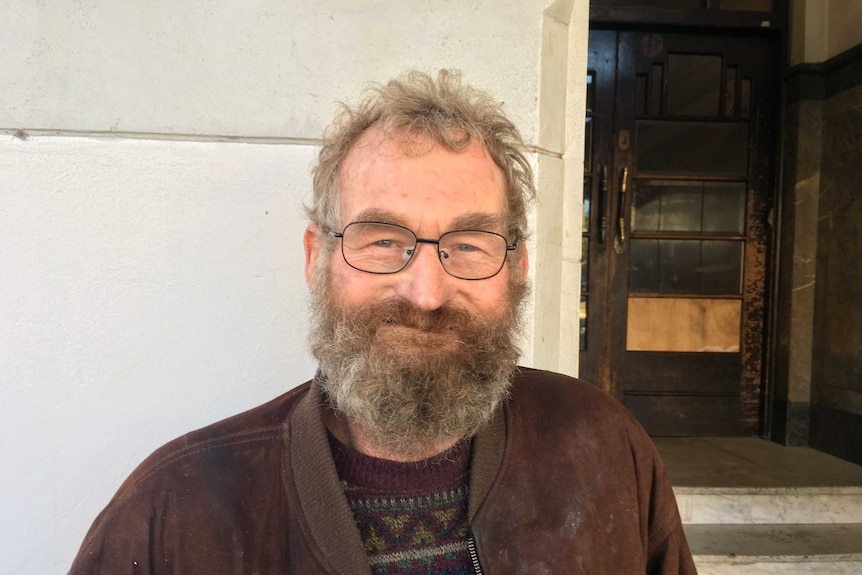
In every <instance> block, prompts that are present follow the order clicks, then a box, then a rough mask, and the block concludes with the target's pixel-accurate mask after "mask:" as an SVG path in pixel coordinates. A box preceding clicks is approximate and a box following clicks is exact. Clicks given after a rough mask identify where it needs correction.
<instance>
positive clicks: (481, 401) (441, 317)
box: [310, 265, 527, 457]
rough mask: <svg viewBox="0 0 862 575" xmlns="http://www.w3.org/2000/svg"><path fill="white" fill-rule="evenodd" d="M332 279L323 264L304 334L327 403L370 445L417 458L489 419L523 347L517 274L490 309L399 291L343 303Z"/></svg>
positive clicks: (521, 293) (473, 430) (520, 287)
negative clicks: (437, 303) (429, 306)
mask: <svg viewBox="0 0 862 575" xmlns="http://www.w3.org/2000/svg"><path fill="white" fill-rule="evenodd" d="M502 273H505V270H504V272H502ZM329 284H330V281H329V270H328V267H327V266H326V265H324V266H321V268H319V271H318V274H317V277H316V278H315V285H314V289H313V292H314V293H313V294H312V298H313V304H312V311H313V313H312V326H311V335H310V344H311V352H312V354H313V355H314V357H315V358H316V359H317V361H318V362H319V364H320V370H321V372H322V374H323V376H324V377H323V378H321V382H320V383H321V386H322V388H323V392H324V394H325V396H326V399H327V401H328V402H329V405H330V406H331V407H332V408H333V409H334V410H335V411H336V412H337V413H338V414H341V415H343V416H344V417H346V418H347V419H348V420H350V421H352V422H354V423H357V424H358V425H359V426H361V428H362V430H363V433H365V434H366V436H367V438H368V439H369V440H370V441H371V442H372V444H373V445H374V446H375V447H376V448H377V449H380V450H386V451H389V452H393V453H396V454H399V455H401V456H403V457H414V456H416V455H417V454H419V453H422V452H424V450H425V449H427V447H428V446H430V445H436V444H440V443H443V442H446V441H451V440H452V439H453V438H459V437H469V436H472V435H473V434H474V433H476V432H477V431H478V430H479V429H480V428H481V427H482V426H483V425H484V424H485V423H487V422H488V420H489V419H490V418H491V416H492V414H493V413H494V411H495V410H496V409H497V408H498V407H499V406H500V404H501V403H502V401H503V400H504V399H505V398H506V396H507V393H508V389H509V385H510V381H511V378H512V374H513V372H514V370H515V368H516V365H517V360H518V358H519V356H520V350H519V349H518V346H517V344H516V339H517V336H518V334H519V332H520V322H521V307H522V305H521V304H522V302H523V300H524V298H525V296H526V293H527V287H526V285H525V284H524V283H522V282H517V283H516V282H515V281H510V282H509V293H508V295H507V300H506V305H505V306H503V307H504V308H505V309H503V310H500V311H499V312H498V313H496V314H495V315H494V316H492V317H479V316H475V315H473V314H470V313H468V312H466V311H465V310H463V309H460V308H455V307H444V308H441V309H438V310H434V311H430V312H425V311H422V310H418V309H416V308H415V307H413V306H412V305H411V304H409V303H408V302H405V301H400V300H399V301H396V300H390V301H384V302H381V303H376V304H370V305H365V306H356V307H347V306H346V305H343V304H341V303H340V302H339V299H338V297H337V296H336V295H335V294H334V293H333V290H332V289H331V288H330V285H329Z"/></svg>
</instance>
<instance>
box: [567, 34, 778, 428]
mask: <svg viewBox="0 0 862 575" xmlns="http://www.w3.org/2000/svg"><path fill="white" fill-rule="evenodd" d="M589 51H590V55H589V72H588V89H589V94H588V98H587V100H588V114H587V116H588V117H587V154H586V158H585V162H586V172H585V173H586V176H585V187H584V208H585V210H584V213H585V217H584V236H583V241H584V252H583V258H584V259H583V279H582V289H583V292H584V295H583V298H582V302H581V320H582V340H581V358H580V361H581V376H582V377H584V378H585V379H588V380H591V381H593V382H594V383H596V384H599V385H601V386H602V387H604V388H605V389H607V390H609V391H611V392H612V393H613V394H615V395H616V396H617V397H618V398H619V399H621V400H622V402H623V403H624V404H625V405H626V406H627V407H628V408H629V409H630V410H631V411H632V412H633V413H634V414H635V415H636V416H637V417H638V419H639V420H640V421H641V422H642V423H643V424H644V426H645V427H646V428H647V430H648V431H649V432H650V433H651V434H653V435H672V436H692V435H753V434H757V433H758V431H759V426H760V421H761V391H762V388H763V385H764V373H765V365H764V352H765V342H766V341H767V338H766V327H767V313H766V301H767V284H768V281H767V280H768V270H769V268H770V249H769V248H770V242H771V228H770V218H771V217H772V213H771V210H770V207H771V206H772V203H773V202H772V193H773V192H772V190H773V186H774V181H773V180H774V172H775V169H774V135H775V126H776V119H777V111H778V102H777V98H776V87H777V81H778V78H777V76H776V75H777V68H778V66H777V64H778V53H777V50H776V45H775V43H774V42H773V41H772V40H771V39H769V38H764V37H758V36H756V35H732V34H726V35H722V34H715V33H713V34H709V33H697V34H682V33H665V32H648V31H643V32H641V31H616V30H593V31H591V34H590V48H589Z"/></svg>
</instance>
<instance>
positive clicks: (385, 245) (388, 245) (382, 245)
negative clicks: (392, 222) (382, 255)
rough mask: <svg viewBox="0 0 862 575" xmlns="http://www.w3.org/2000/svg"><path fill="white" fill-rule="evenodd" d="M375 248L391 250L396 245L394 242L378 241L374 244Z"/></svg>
mask: <svg viewBox="0 0 862 575" xmlns="http://www.w3.org/2000/svg"><path fill="white" fill-rule="evenodd" d="M372 245H373V246H374V247H375V248H391V247H393V246H394V245H395V241H394V240H377V241H376V242H374V243H373V244H372Z"/></svg>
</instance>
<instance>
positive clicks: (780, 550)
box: [685, 524, 862, 575]
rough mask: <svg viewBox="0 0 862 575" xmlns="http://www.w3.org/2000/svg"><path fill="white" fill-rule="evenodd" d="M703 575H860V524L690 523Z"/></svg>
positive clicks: (688, 534) (688, 532) (688, 530)
mask: <svg viewBox="0 0 862 575" xmlns="http://www.w3.org/2000/svg"><path fill="white" fill-rule="evenodd" d="M685 533H686V537H687V538H688V543H689V546H690V547H691V551H692V554H693V555H694V560H695V563H696V565H697V569H698V573H699V575H848V574H853V575H859V574H860V573H862V525H860V524H852V525H844V524H814V525H787V524H782V525H705V524H700V525H692V524H689V525H686V526H685Z"/></svg>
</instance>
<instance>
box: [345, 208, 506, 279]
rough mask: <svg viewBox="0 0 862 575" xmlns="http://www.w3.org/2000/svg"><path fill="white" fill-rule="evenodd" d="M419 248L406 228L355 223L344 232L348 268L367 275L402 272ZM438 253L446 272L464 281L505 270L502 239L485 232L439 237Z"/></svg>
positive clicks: (458, 233) (466, 232)
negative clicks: (367, 273) (503, 268)
mask: <svg viewBox="0 0 862 575" xmlns="http://www.w3.org/2000/svg"><path fill="white" fill-rule="evenodd" d="M431 243H434V242H431ZM416 247H417V240H416V235H415V234H414V233H413V232H412V231H410V230H409V229H407V228H404V227H401V226H397V225H394V224H382V223H372V222H354V223H352V224H349V225H348V226H347V227H345V228H344V231H343V236H342V247H341V249H342V253H343V255H344V260H345V261H346V262H347V263H348V265H350V266H352V267H354V268H356V269H358V270H361V271H365V272H370V273H378V274H388V273H395V272H397V271H400V270H402V269H403V268H404V267H405V266H406V265H407V263H408V262H409V261H410V259H411V258H412V257H413V254H414V253H415V252H416ZM437 249H438V254H439V259H440V263H441V264H443V268H444V269H445V270H446V271H447V272H448V273H449V274H451V275H453V276H455V277H457V278H461V279H485V278H489V277H492V276H494V275H496V274H497V273H498V272H499V271H500V269H502V267H503V262H504V261H505V259H506V251H507V250H506V239H505V238H504V237H503V236H501V235H498V234H495V233H493V232H485V231H454V232H447V233H445V234H443V235H442V236H441V237H440V240H439V245H438V246H437Z"/></svg>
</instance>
